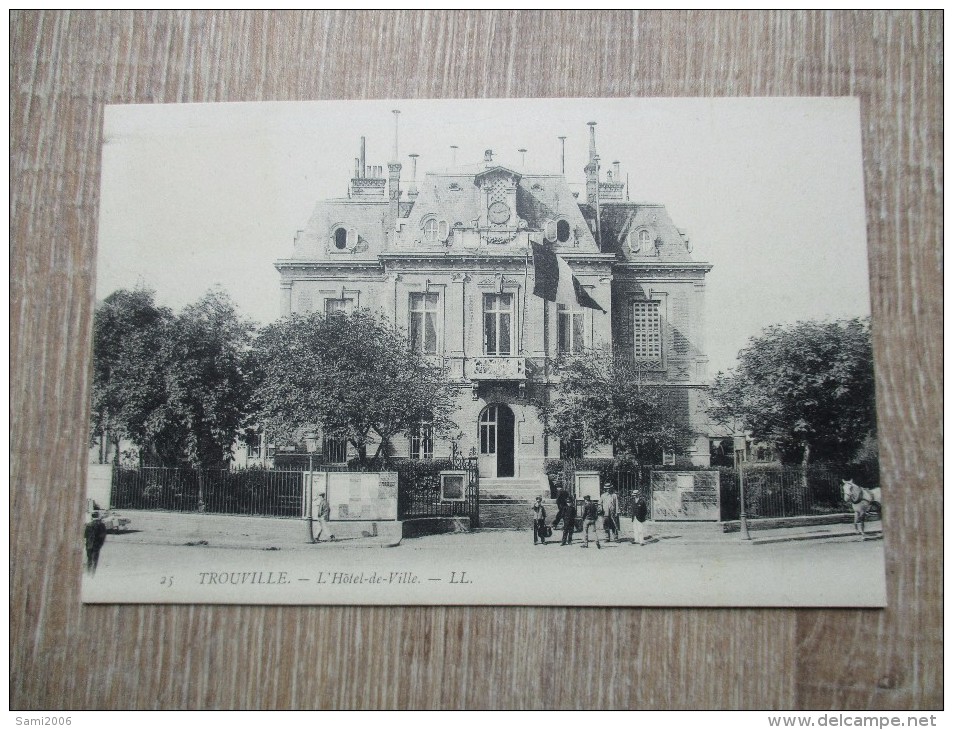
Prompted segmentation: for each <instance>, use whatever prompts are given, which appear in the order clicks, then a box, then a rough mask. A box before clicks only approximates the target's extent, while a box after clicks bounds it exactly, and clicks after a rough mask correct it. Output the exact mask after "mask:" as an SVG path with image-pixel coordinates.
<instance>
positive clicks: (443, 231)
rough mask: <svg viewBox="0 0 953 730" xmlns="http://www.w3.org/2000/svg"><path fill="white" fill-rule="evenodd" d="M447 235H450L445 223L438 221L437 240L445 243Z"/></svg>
mask: <svg viewBox="0 0 953 730" xmlns="http://www.w3.org/2000/svg"><path fill="white" fill-rule="evenodd" d="M448 235H450V227H449V226H448V225H447V221H440V223H439V224H438V225H437V238H439V239H440V240H441V241H446V240H447V236H448Z"/></svg>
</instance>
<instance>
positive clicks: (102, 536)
mask: <svg viewBox="0 0 953 730" xmlns="http://www.w3.org/2000/svg"><path fill="white" fill-rule="evenodd" d="M83 540H84V541H85V542H86V572H87V573H89V574H90V575H92V574H94V573H95V572H96V567H97V566H98V565H99V551H100V550H102V549H103V543H105V542H106V524H105V523H104V522H103V521H102V519H101V518H100V516H99V512H93V514H92V519H91V520H90V521H89V522H87V523H86V527H85V528H83Z"/></svg>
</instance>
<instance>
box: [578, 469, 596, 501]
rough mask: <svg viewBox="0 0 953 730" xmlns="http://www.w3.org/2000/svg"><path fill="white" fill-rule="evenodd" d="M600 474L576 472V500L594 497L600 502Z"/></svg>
mask: <svg viewBox="0 0 953 730" xmlns="http://www.w3.org/2000/svg"><path fill="white" fill-rule="evenodd" d="M599 484H600V481H599V472H597V471H577V472H576V499H584V498H585V497H587V496H588V497H592V499H594V500H595V501H597V502H598V501H599Z"/></svg>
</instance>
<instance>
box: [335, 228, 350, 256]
mask: <svg viewBox="0 0 953 730" xmlns="http://www.w3.org/2000/svg"><path fill="white" fill-rule="evenodd" d="M334 247H335V248H336V249H337V250H338V251H343V250H344V249H346V248H347V229H346V228H344V227H343V226H341V227H339V228H335V229H334Z"/></svg>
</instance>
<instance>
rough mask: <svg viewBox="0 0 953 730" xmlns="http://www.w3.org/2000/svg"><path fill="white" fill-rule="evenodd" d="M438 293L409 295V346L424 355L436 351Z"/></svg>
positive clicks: (433, 353)
mask: <svg viewBox="0 0 953 730" xmlns="http://www.w3.org/2000/svg"><path fill="white" fill-rule="evenodd" d="M438 303H439V295H438V294H424V293H414V294H411V295H410V347H411V349H412V350H413V351H414V352H421V353H423V354H425V355H435V354H436V353H437V304H438Z"/></svg>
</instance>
